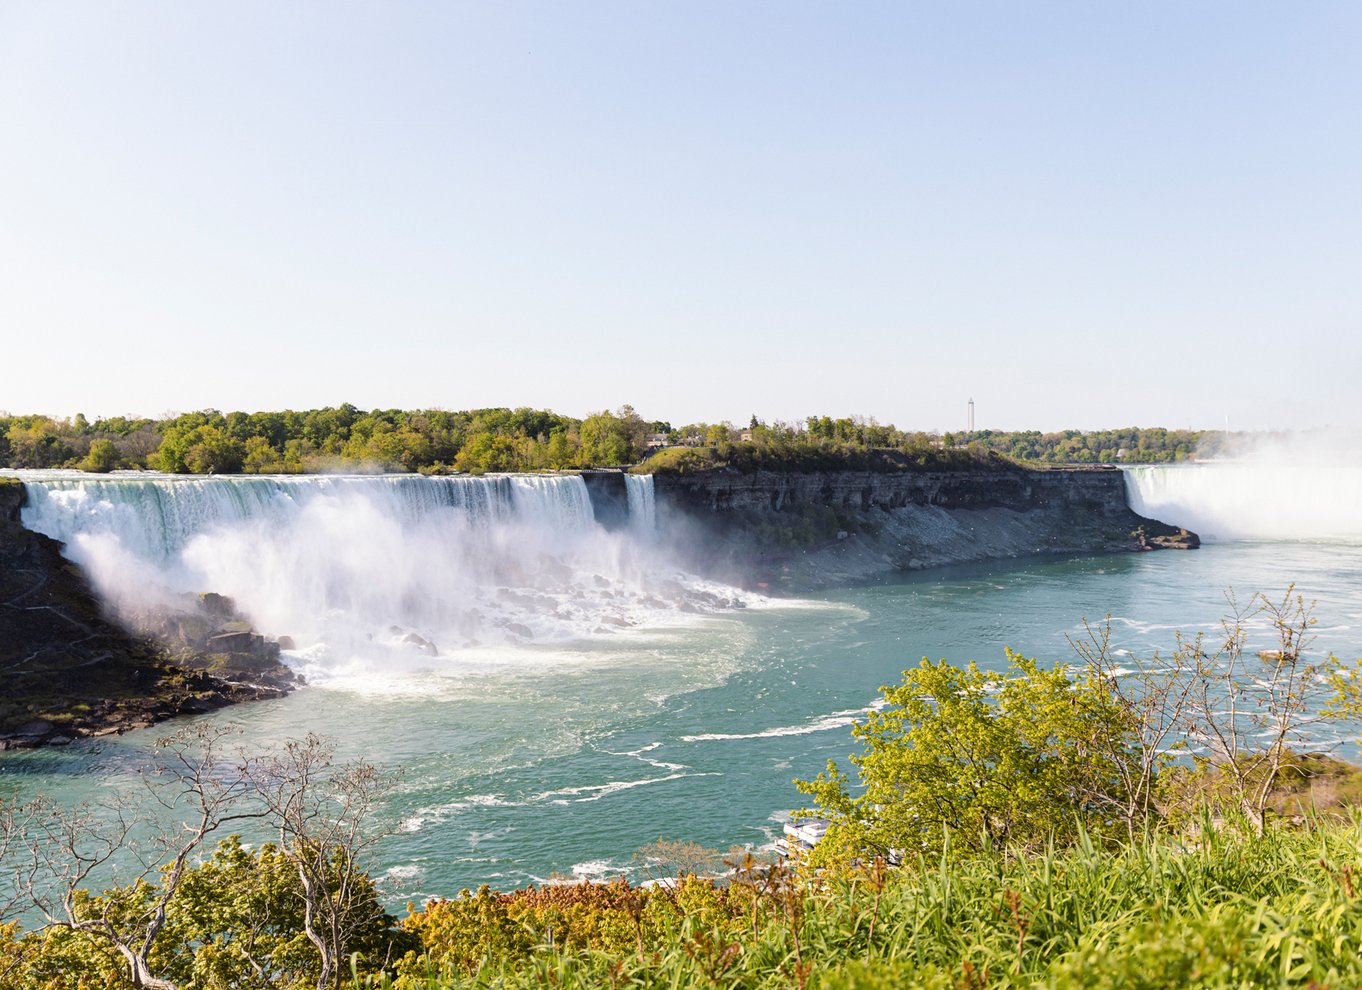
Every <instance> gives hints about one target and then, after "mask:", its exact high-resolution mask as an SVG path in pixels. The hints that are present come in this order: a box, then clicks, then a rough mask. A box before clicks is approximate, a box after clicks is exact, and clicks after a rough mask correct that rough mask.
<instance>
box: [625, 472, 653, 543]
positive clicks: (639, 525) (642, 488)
mask: <svg viewBox="0 0 1362 990" xmlns="http://www.w3.org/2000/svg"><path fill="white" fill-rule="evenodd" d="M624 490H625V494H626V495H627V496H628V499H629V525H630V527H632V528H633V529H634V530H635V531H636V532H639V533H653V532H656V531H657V502H656V501H655V500H654V495H653V476H652V475H651V474H626V475H625V476H624Z"/></svg>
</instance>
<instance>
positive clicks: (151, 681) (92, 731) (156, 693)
mask: <svg viewBox="0 0 1362 990" xmlns="http://www.w3.org/2000/svg"><path fill="white" fill-rule="evenodd" d="M24 497H25V493H24V488H23V485H22V484H21V483H19V482H18V481H16V480H14V479H12V478H0V683H3V685H4V686H3V690H0V749H15V748H27V747H33V746H42V745H55V744H61V743H68V742H71V741H72V740H74V739H79V738H83V737H88V736H99V735H108V734H110V733H119V732H125V731H127V730H129V729H139V728H145V727H146V726H149V725H153V724H155V723H157V722H161V721H164V720H165V719H168V718H172V717H174V716H176V715H190V714H200V713H203V712H208V711H213V710H214V709H217V708H222V707H224V706H225V705H230V704H234V703H236V702H241V701H250V700H255V699H260V698H273V697H279V696H281V695H283V694H285V693H287V692H288V691H289V690H290V689H291V688H292V686H293V685H294V683H295V682H294V679H293V676H292V674H291V673H290V672H289V671H288V670H287V669H286V668H284V667H282V666H280V664H279V660H278V656H279V647H278V644H272V643H268V642H267V641H265V640H264V639H263V638H261V637H259V636H257V635H256V634H255V633H254V632H252V631H250V630H249V627H244V624H243V623H242V622H241V617H240V616H238V615H236V613H235V609H234V608H232V607H231V604H230V602H228V601H227V600H226V599H218V596H205V597H204V600H203V601H190V600H186V601H185V602H183V603H180V604H178V605H176V606H173V607H171V608H169V609H167V611H166V613H165V615H164V616H163V617H161V621H163V622H164V623H165V624H166V625H167V628H166V630H165V631H166V633H167V635H166V639H165V641H164V643H162V644H157V643H154V642H153V641H152V640H151V639H150V638H147V637H143V636H137V635H133V634H131V633H130V632H128V631H127V630H126V629H125V628H124V627H123V626H122V625H120V624H119V623H117V622H115V621H113V620H112V619H110V618H109V617H108V616H107V615H105V613H104V611H103V609H102V608H101V606H100V604H99V602H98V600H97V599H96V597H95V594H94V592H93V590H92V589H91V588H90V585H89V583H88V582H87V581H86V579H85V576H84V574H83V573H82V571H81V570H80V568H79V567H77V566H76V565H75V564H73V563H71V562H70V561H68V560H67V559H66V558H64V557H63V556H62V555H61V544H60V543H58V542H57V541H55V540H52V539H49V538H48V537H46V536H43V535H41V534H39V533H34V532H32V531H31V530H28V529H25V528H24V527H23V526H22V525H21V524H20V522H19V510H20V508H21V507H22V506H23V503H24ZM215 599H216V600H215ZM170 626H178V627H179V631H180V633H182V635H177V634H173V633H174V631H173V630H172V629H171V628H169V627H170ZM224 636H226V637H227V638H223V637H224ZM166 644H168V646H167V645H166ZM168 649H169V650H170V651H171V652H167V650H168Z"/></svg>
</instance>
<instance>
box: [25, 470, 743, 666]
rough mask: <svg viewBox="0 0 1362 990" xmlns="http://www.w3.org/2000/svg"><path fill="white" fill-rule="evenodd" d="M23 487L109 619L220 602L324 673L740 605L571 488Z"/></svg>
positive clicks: (537, 480) (68, 475)
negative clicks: (84, 571) (602, 517)
mask: <svg viewBox="0 0 1362 990" xmlns="http://www.w3.org/2000/svg"><path fill="white" fill-rule="evenodd" d="M23 478H24V481H25V484H26V487H27V489H28V492H29V504H28V506H27V507H26V508H25V509H24V510H23V513H24V516H23V518H24V523H25V525H27V526H28V527H29V528H31V529H34V530H37V531H38V532H42V533H45V534H47V535H49V536H52V537H54V538H56V539H59V540H61V541H63V542H64V543H66V544H67V553H68V555H69V556H71V557H72V558H73V559H75V560H76V561H78V562H79V563H81V564H83V565H85V566H86V567H87V568H88V570H89V571H90V573H91V575H92V577H93V579H94V581H95V584H96V587H97V588H98V589H99V590H100V591H101V593H102V594H103V595H104V596H105V597H106V598H107V599H108V600H109V601H110V602H111V603H113V604H114V605H115V606H116V607H121V608H123V609H124V610H125V611H126V612H127V613H129V614H131V613H135V612H136V611H137V610H139V609H142V608H145V607H146V606H148V605H149V604H154V603H156V602H157V601H164V600H168V599H169V598H170V596H172V595H174V594H178V593H183V592H190V591H193V592H202V591H215V592H219V593H221V594H225V595H228V596H230V597H231V598H233V599H234V600H235V601H236V603H237V605H238V607H239V608H240V609H241V610H242V612H243V613H244V614H245V615H246V616H247V617H248V618H250V620H251V621H252V623H253V624H254V625H255V626H256V627H257V628H258V629H260V630H261V631H262V632H265V633H267V634H269V635H282V634H287V635H288V636H290V637H291V638H292V639H294V640H295V641H296V642H297V643H299V644H300V646H301V647H302V652H303V653H304V654H306V657H305V659H306V660H307V661H308V662H309V663H312V664H313V665H314V666H315V665H320V666H321V667H322V668H323V670H324V669H325V668H326V666H327V665H328V664H330V665H332V666H335V665H337V664H341V665H344V664H354V663H367V664H369V665H370V666H373V665H374V664H375V663H377V665H378V666H379V667H381V668H384V669H387V668H389V667H391V665H392V664H393V663H394V662H397V661H400V660H401V659H402V658H403V656H411V654H412V650H411V647H410V644H411V643H412V642H417V643H423V644H425V646H424V647H423V649H424V650H425V653H429V652H430V647H429V644H431V643H433V644H435V647H436V648H437V649H438V651H439V654H440V655H441V656H449V655H451V654H452V653H457V652H459V651H461V650H465V651H466V650H469V649H474V648H479V647H496V646H498V645H512V646H524V645H527V644H533V643H543V642H555V641H557V642H561V641H565V640H571V639H574V638H582V637H593V636H600V635H609V634H612V633H616V632H618V631H620V630H622V629H625V628H628V627H633V626H640V625H648V624H652V623H656V622H657V621H660V620H663V619H665V618H666V617H667V616H669V615H675V614H676V613H677V612H679V611H681V610H685V611H690V612H693V611H697V610H699V611H704V610H707V609H712V608H722V607H725V605H726V604H729V603H731V601H732V600H727V601H726V600H725V599H724V598H723V597H722V596H717V597H716V596H715V595H714V593H713V591H712V589H709V588H705V587H703V586H702V584H701V583H700V582H696V581H693V580H692V579H688V578H686V577H685V576H684V575H678V574H677V572H676V571H675V570H674V569H669V568H667V567H666V560H665V556H664V555H663V554H662V553H661V552H660V551H658V550H656V548H653V547H648V548H644V547H643V546H642V544H641V543H639V542H638V541H636V540H635V539H634V537H633V535H632V534H630V533H619V534H612V533H607V532H606V531H605V530H604V529H602V528H601V527H600V526H598V525H597V524H596V522H595V519H594V516H593V512H592V507H591V500H590V497H589V494H588V492H587V488H586V485H585V483H584V482H583V481H582V479H581V478H580V477H579V476H576V475H503V476H490V477H483V478H468V477H453V478H424V477H419V476H414V475H401V476H377V477H338V476H314V477H272V476H268V477H217V478H190V477H174V476H166V475H159V476H158V475H146V474H137V475H122V476H119V475H115V476H105V477H95V476H90V475H84V474H81V473H79V472H46V473H36V474H35V473H24V475H23ZM648 480H649V481H651V479H648ZM631 491H632V489H631ZM648 494H649V495H651V486H650V487H649V490H648ZM631 498H632V496H631ZM649 505H650V506H651V502H649ZM641 511H642V510H641ZM734 594H735V595H736V594H737V593H736V592H735V593H734ZM410 634H415V636H416V637H419V639H413V638H412V636H411V635H410ZM424 657H425V654H424V653H423V654H422V658H423V659H424ZM310 673H313V674H314V675H315V674H316V671H315V670H311V669H310Z"/></svg>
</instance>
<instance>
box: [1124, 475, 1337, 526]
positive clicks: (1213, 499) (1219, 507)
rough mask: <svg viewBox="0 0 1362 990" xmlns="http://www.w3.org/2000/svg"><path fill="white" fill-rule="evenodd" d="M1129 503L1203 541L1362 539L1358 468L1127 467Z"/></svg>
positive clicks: (1147, 514) (1138, 510) (1141, 513)
mask: <svg viewBox="0 0 1362 990" xmlns="http://www.w3.org/2000/svg"><path fill="white" fill-rule="evenodd" d="M1125 482H1126V495H1127V498H1128V500H1129V502H1130V507H1131V508H1132V509H1134V510H1135V511H1136V512H1138V513H1140V515H1143V516H1149V517H1150V518H1152V519H1158V520H1160V521H1161V522H1166V523H1170V524H1172V525H1175V526H1185V527H1186V528H1187V529H1190V530H1193V531H1194V532H1196V533H1198V534H1199V535H1200V536H1201V538H1202V539H1203V540H1207V541H1211V542H1214V541H1225V540H1242V539H1261V540H1316V539H1336V540H1348V541H1357V540H1362V467H1359V466H1356V465H1353V464H1347V463H1336V464H1318V463H1311V464H1301V463H1296V464H1291V463H1282V462H1277V461H1273V462H1263V461H1225V462H1210V463H1203V464H1187V465H1181V464H1179V465H1141V466H1139V467H1132V468H1127V469H1126V471H1125Z"/></svg>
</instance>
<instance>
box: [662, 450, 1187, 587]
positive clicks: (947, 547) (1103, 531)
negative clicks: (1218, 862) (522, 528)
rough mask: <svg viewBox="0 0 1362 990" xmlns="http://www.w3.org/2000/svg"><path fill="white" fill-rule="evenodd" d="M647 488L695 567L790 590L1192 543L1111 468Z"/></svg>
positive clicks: (826, 475) (808, 477)
mask: <svg viewBox="0 0 1362 990" xmlns="http://www.w3.org/2000/svg"><path fill="white" fill-rule="evenodd" d="M654 484H655V485H656V492H657V501H658V505H659V513H660V518H662V519H663V525H664V526H665V527H667V528H668V529H669V530H670V531H671V532H672V533H673V534H674V535H675V537H676V538H677V540H678V542H679V543H680V545H681V546H682V547H683V548H684V552H686V553H687V555H688V557H689V561H688V562H689V563H690V564H691V565H692V566H695V567H697V568H699V569H701V570H703V571H705V572H708V573H711V574H714V575H715V576H719V577H724V578H727V579H729V580H735V581H738V582H740V583H755V584H765V585H767V586H768V587H772V588H786V589H788V590H803V589H809V588H818V587H827V586H831V585H836V584H844V583H849V582H857V581H866V580H874V579H877V578H882V577H885V576H888V575H890V574H892V573H894V572H898V571H904V570H915V569H919V568H924V567H934V566H940V565H943V564H954V563H964V562H966V561H975V560H988V559H996V558H1003V557H1018V556H1024V555H1029V554H1046V553H1050V554H1072V553H1109V552H1118V551H1133V550H1150V549H1159V548H1162V547H1168V546H1176V547H1184V548H1190V547H1195V546H1197V545H1198V544H1199V541H1198V540H1197V538H1196V536H1195V534H1191V533H1188V532H1186V531H1185V530H1179V529H1176V528H1174V527H1170V526H1166V525H1164V524H1163V523H1159V522H1156V521H1154V520H1152V519H1146V518H1144V517H1142V516H1139V515H1137V514H1135V513H1134V512H1132V511H1131V509H1130V507H1129V506H1128V505H1127V504H1126V498H1125V487H1124V483H1123V481H1122V477H1121V472H1120V471H1119V470H1118V469H1115V468H1111V469H1074V470H1043V471H1031V470H1026V469H1023V468H1018V467H1013V466H1003V467H998V468H992V469H988V470H977V471H960V472H931V471H912V470H904V471H895V472H883V473H881V472H853V471H837V472H817V473H806V474H798V473H795V474H777V473H772V472H756V473H753V474H742V473H739V472H733V471H711V472H704V473H699V474H691V475H658V476H657V477H656V478H655V480H654Z"/></svg>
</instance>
